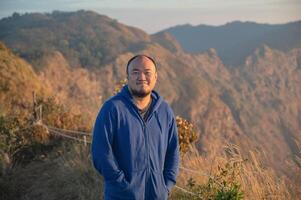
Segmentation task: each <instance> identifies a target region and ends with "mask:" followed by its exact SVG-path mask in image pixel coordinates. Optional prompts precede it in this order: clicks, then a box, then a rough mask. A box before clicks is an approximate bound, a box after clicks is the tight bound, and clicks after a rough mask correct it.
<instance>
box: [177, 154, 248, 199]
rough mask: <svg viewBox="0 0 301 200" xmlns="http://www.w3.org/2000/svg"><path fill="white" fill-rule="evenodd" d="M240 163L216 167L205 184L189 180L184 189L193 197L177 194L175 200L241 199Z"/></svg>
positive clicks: (230, 162) (186, 194)
mask: <svg viewBox="0 0 301 200" xmlns="http://www.w3.org/2000/svg"><path fill="white" fill-rule="evenodd" d="M241 164H242V161H234V160H230V161H229V162H228V163H226V164H225V165H224V166H223V167H220V166H219V167H218V170H217V172H216V173H215V174H214V175H208V176H209V179H208V181H207V182H206V183H205V184H200V183H197V182H196V181H195V180H194V179H193V178H189V179H188V180H187V183H186V188H187V190H188V191H191V192H192V193H194V194H195V195H192V194H188V193H184V192H181V193H179V192H177V193H176V194H174V197H175V199H183V200H184V199H189V200H200V199H212V200H213V199H214V200H240V199H243V197H244V195H243V191H242V189H241V186H240V184H239V182H238V179H237V178H238V176H239V173H240V168H241Z"/></svg>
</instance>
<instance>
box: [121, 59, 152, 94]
mask: <svg viewBox="0 0 301 200" xmlns="http://www.w3.org/2000/svg"><path fill="white" fill-rule="evenodd" d="M127 77H128V86H129V89H130V91H131V93H132V95H133V96H135V97H140V98H141V97H146V96H147V95H149V94H150V93H151V92H152V90H153V89H154V87H155V85H156V82H157V68H156V63H155V61H154V60H153V59H152V58H150V57H149V56H146V55H137V56H134V57H133V58H131V59H130V60H129V62H128V64H127Z"/></svg>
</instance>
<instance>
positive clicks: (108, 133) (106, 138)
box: [92, 103, 127, 186]
mask: <svg viewBox="0 0 301 200" xmlns="http://www.w3.org/2000/svg"><path fill="white" fill-rule="evenodd" d="M115 120H116V118H115V117H114V113H113V112H112V109H110V106H109V105H108V104H107V103H105V104H104V105H103V107H102V109H101V110H100V112H99V114H98V116H97V118H96V121H95V125H94V129H93V141H92V159H93V164H94V167H95V168H96V170H97V171H98V172H99V173H100V174H101V175H103V177H104V179H105V181H107V182H117V183H119V184H121V186H122V185H123V186H125V185H126V184H127V181H126V179H125V176H124V173H123V171H122V170H120V169H119V166H118V162H117V161H116V158H115V156H114V153H113V150H112V144H113V138H114V131H115V130H116V127H114V124H117V123H116V121H115ZM114 122H115V123H114Z"/></svg>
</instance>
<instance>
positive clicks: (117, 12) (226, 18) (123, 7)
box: [0, 0, 301, 33]
mask: <svg viewBox="0 0 301 200" xmlns="http://www.w3.org/2000/svg"><path fill="white" fill-rule="evenodd" d="M80 9H85V10H93V11H96V12H98V13H100V14H105V15H107V16H109V17H111V18H114V19H117V20H118V21H119V22H121V23H124V24H126V25H131V26H135V27H138V28H141V29H143V30H145V31H146V32H148V33H154V32H157V31H159V30H162V29H164V28H168V27H170V26H174V25H179V24H186V23H190V24H193V25H198V24H208V25H221V24H225V23H227V22H231V21H234V20H241V21H254V22H259V23H271V24H275V23H286V22H289V21H296V20H301V0H252V1H251V0H48V1H47V0H0V18H3V17H6V16H9V15H11V14H12V13H14V12H19V13H25V12H51V11H53V10H61V11H76V10H80Z"/></svg>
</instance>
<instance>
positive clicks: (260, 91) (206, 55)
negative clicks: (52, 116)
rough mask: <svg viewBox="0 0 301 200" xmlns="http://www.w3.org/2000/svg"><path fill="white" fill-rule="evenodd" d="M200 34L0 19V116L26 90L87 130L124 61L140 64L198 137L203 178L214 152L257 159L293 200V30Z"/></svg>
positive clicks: (228, 29) (296, 142)
mask: <svg viewBox="0 0 301 200" xmlns="http://www.w3.org/2000/svg"><path fill="white" fill-rule="evenodd" d="M181 27H182V28H181ZM200 27H201V28H200V29H201V30H202V31H199V32H194V30H195V28H194V27H191V26H188V25H186V26H180V27H175V28H171V29H168V30H166V31H162V32H159V33H156V34H153V35H148V34H147V33H145V32H144V31H142V30H139V29H137V28H133V27H129V26H126V25H123V24H121V23H119V22H117V21H116V20H113V19H110V18H109V17H106V16H103V15H99V14H97V13H95V12H91V11H77V12H57V11H56V12H53V13H51V14H41V13H32V14H24V15H19V14H14V15H13V16H11V17H8V18H4V19H1V20H0V40H1V41H2V42H3V44H1V43H0V78H1V79H0V114H3V113H4V114H5V113H8V112H9V110H12V109H14V106H16V105H15V104H16V102H17V104H19V102H21V101H23V100H24V99H23V98H22V97H23V96H24V97H26V98H25V99H27V100H28V98H29V97H30V96H31V92H32V91H31V89H35V90H37V92H39V93H41V95H44V96H45V95H46V96H47V95H54V96H56V97H57V98H58V99H59V100H60V101H61V103H62V104H66V105H68V106H70V107H72V108H74V112H77V113H82V115H84V116H85V119H86V120H87V123H91V124H92V122H93V119H94V118H95V115H96V114H97V112H98V109H99V106H101V104H102V103H103V102H104V101H105V100H106V99H107V98H108V97H110V96H111V95H112V93H113V91H114V88H115V85H116V84H118V83H119V81H120V80H123V79H124V78H125V77H126V73H125V66H126V63H127V61H128V59H129V58H131V57H132V56H133V55H135V54H138V53H139V54H141V53H143V54H148V55H150V56H152V57H154V58H155V60H156V61H157V63H158V70H159V74H158V86H157V88H156V90H158V91H159V92H160V94H162V96H163V97H164V98H165V99H166V100H167V101H168V102H169V103H170V104H171V106H172V107H173V109H174V112H175V114H176V115H180V116H183V117H185V118H187V119H189V120H191V121H192V122H193V123H194V124H195V126H196V128H197V130H198V132H199V133H200V137H199V141H198V142H197V144H196V146H197V150H198V152H199V153H200V156H201V157H202V159H203V160H202V161H203V164H204V167H205V168H206V167H207V168H206V170H208V171H209V170H210V169H209V168H210V166H211V165H212V161H213V160H214V159H215V157H216V156H224V157H227V153H225V151H224V146H225V144H227V143H233V144H235V145H237V146H238V148H239V151H240V152H241V153H242V154H243V156H245V157H246V158H249V159H250V160H252V158H254V152H257V153H258V155H260V156H259V158H260V160H259V161H258V162H260V163H261V164H258V163H256V165H257V164H258V165H262V166H263V167H265V168H266V169H271V170H272V171H273V172H275V174H276V175H275V176H273V180H271V181H274V182H275V183H276V182H277V180H278V178H279V177H280V178H281V179H283V181H286V183H287V185H288V186H290V187H289V189H288V190H290V191H293V194H294V195H295V196H296V195H298V194H299V195H301V189H300V186H301V185H300V183H301V103H300V99H301V89H300V85H301V48H300V41H301V34H297V33H300V22H295V23H290V24H286V25H259V24H255V23H249V22H248V23H241V22H234V23H230V24H227V25H224V26H220V27H208V26H200ZM242 27H243V28H242ZM247 27H248V28H247ZM196 28H197V27H196ZM189 29H191V31H190V32H189V33H190V34H192V35H189V34H187V35H188V36H189V37H188V36H187V35H185V34H184V33H186V30H189ZM173 30H179V32H180V33H182V32H181V31H183V37H181V38H182V39H183V41H190V42H191V45H192V44H193V45H194V49H192V50H193V52H195V53H187V51H188V50H187V48H188V47H189V46H190V45H188V46H185V44H184V43H185V42H184V43H183V41H181V39H180V38H178V37H179V36H177V35H176V34H174V33H173ZM180 30H181V31H180ZM203 30H206V31H205V32H204V31H203ZM169 32H170V33H169ZM175 32H176V31H175ZM180 35H181V34H180ZM184 36H185V37H184ZM187 37H188V38H187ZM184 38H186V39H185V40H184ZM187 44H188V43H187ZM189 44H190V43H189ZM196 52H198V53H196ZM223 53H224V54H223ZM223 56H224V57H223ZM23 59H24V60H25V61H24V60H23ZM234 61H235V62H234ZM238 61H239V62H238ZM241 61H243V62H241ZM28 63H29V64H28ZM227 63H228V64H227ZM238 63H242V64H238ZM232 65H234V66H235V65H236V66H239V67H229V66H232ZM26 77H27V78H26ZM26 83H28V88H26V89H24V87H23V86H26V85H27V84H26ZM20 85H22V87H21V86H20ZM42 91H44V93H43V92H42ZM21 94H22V95H21ZM12 96H14V97H15V98H16V99H19V100H18V101H16V99H14V98H12ZM17 108H18V109H19V107H17ZM254 162H255V161H254ZM187 164H189V163H187ZM261 187H262V191H264V192H263V193H269V192H271V191H270V188H269V187H268V186H266V185H265V184H263V185H261ZM248 192H249V193H248ZM253 192H254V191H253ZM252 195H253V194H252V191H251V190H250V191H247V193H246V196H247V197H254V196H252ZM261 197H264V196H261ZM251 199H252V198H251Z"/></svg>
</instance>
